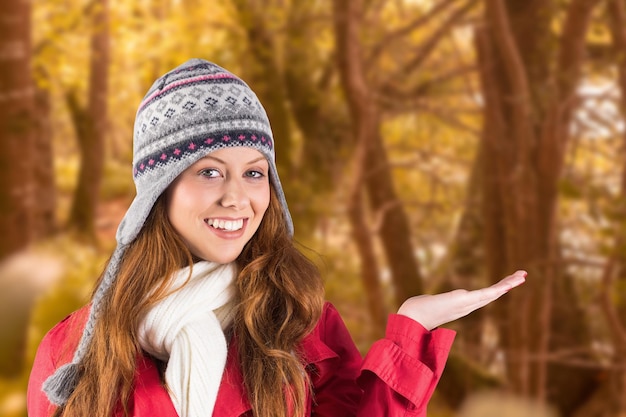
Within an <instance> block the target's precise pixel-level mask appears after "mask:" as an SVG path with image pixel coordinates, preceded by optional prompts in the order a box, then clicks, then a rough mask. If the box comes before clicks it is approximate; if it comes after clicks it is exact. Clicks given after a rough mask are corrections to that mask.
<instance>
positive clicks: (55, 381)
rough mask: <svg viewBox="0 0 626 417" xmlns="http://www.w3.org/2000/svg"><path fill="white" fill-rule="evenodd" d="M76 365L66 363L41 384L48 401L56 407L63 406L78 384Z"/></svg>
mask: <svg viewBox="0 0 626 417" xmlns="http://www.w3.org/2000/svg"><path fill="white" fill-rule="evenodd" d="M78 377H79V372H78V365H77V364H75V363H67V364H65V365H63V366H61V367H60V368H59V369H57V370H56V372H55V373H54V374H52V375H51V376H50V377H48V379H46V381H45V382H44V383H43V387H42V389H43V391H44V392H45V393H46V395H47V396H48V400H49V401H50V402H51V403H52V404H54V405H57V406H61V405H64V404H65V403H66V402H67V400H68V398H70V395H71V394H72V392H74V389H75V388H76V385H77V384H78Z"/></svg>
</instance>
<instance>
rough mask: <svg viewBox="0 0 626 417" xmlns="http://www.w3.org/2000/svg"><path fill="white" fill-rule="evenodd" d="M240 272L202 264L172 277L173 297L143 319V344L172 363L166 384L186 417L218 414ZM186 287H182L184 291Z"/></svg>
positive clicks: (183, 416)
mask: <svg viewBox="0 0 626 417" xmlns="http://www.w3.org/2000/svg"><path fill="white" fill-rule="evenodd" d="M235 274H236V267H235V265H233V264H226V265H218V264H215V263H211V262H198V263H196V264H194V265H193V270H192V275H191V278H190V279H189V282H188V283H187V284H186V285H185V286H182V285H183V284H184V283H185V282H186V281H187V278H188V277H189V267H187V268H183V269H181V270H180V271H178V272H176V274H174V276H173V277H172V285H171V287H170V290H176V291H170V293H169V295H167V297H165V298H164V299H163V300H161V301H159V302H158V303H157V304H155V305H154V306H153V307H151V308H150V310H149V311H148V312H147V313H146V315H145V316H144V317H143V318H142V319H141V322H140V323H139V328H138V337H139V343H140V345H141V347H142V348H143V349H145V350H146V351H147V352H148V353H150V354H152V355H154V356H155V357H157V358H159V359H161V360H163V361H167V368H166V371H165V381H166V383H167V386H168V387H169V391H170V397H171V399H172V402H173V403H174V407H175V408H176V411H177V412H178V415H179V416H180V417H200V416H203V417H204V416H210V415H212V414H213V408H214V407H215V400H216V399H217V392H218V389H219V386H220V381H221V379H222V373H223V372H224V367H225V366H226V354H227V346H226V338H225V336H224V329H225V328H226V327H228V325H229V324H230V323H231V322H232V319H233V302H232V300H233V294H234V289H233V286H232V283H233V281H234V279H235ZM181 286H182V288H181Z"/></svg>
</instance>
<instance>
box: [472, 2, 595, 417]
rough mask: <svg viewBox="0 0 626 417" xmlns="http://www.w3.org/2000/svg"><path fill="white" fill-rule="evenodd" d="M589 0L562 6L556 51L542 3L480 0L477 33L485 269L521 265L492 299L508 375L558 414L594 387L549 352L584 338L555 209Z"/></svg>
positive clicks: (493, 273)
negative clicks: (523, 278)
mask: <svg viewBox="0 0 626 417" xmlns="http://www.w3.org/2000/svg"><path fill="white" fill-rule="evenodd" d="M596 3H597V0H580V1H579V0H574V1H572V2H571V3H570V4H569V5H568V9H567V12H566V14H565V15H566V18H565V21H564V25H563V29H562V34H561V38H560V39H559V42H558V45H559V50H558V55H557V57H556V60H555V59H554V58H553V53H552V52H551V51H550V49H549V45H551V44H553V43H552V42H550V41H549V39H550V37H551V29H550V22H551V19H552V18H553V14H554V7H555V5H553V4H552V3H551V2H546V1H539V0H532V1H528V2H515V1H512V0H509V1H504V0H488V1H487V2H486V7H485V18H486V19H485V21H486V27H485V29H484V31H483V30H479V31H478V32H477V36H476V40H477V48H478V55H479V61H480V67H481V81H482V88H483V96H484V99H485V107H484V126H483V141H482V144H481V146H482V151H483V152H484V173H483V175H484V180H485V181H484V191H483V193H484V199H483V200H484V214H483V215H484V220H485V235H486V239H485V240H486V253H487V255H488V257H487V266H488V275H489V277H490V280H491V281H492V282H495V281H497V280H498V279H500V278H501V277H502V276H503V275H506V274H508V273H510V272H512V271H513V270H515V269H520V268H522V269H527V270H528V271H529V280H528V285H527V286H525V289H523V290H522V291H518V292H514V293H511V294H510V295H509V296H507V297H506V298H505V299H503V300H502V301H501V302H498V304H497V310H498V317H499V318H500V320H499V328H500V333H501V337H502V341H501V342H502V346H503V347H504V349H505V351H506V354H507V357H506V359H507V370H508V377H509V381H510V384H511V387H512V388H513V390H514V391H516V392H517V393H519V394H522V395H527V396H532V397H535V398H537V399H540V400H543V401H547V402H549V403H552V404H554V405H555V406H556V407H557V408H558V410H559V411H560V412H561V414H562V415H563V416H568V415H572V413H573V410H575V408H576V407H577V406H578V405H580V404H581V403H582V402H583V401H584V400H585V398H586V397H587V396H588V395H589V393H590V391H592V390H593V389H594V386H595V382H594V378H593V372H592V371H591V370H590V369H582V368H576V367H573V366H569V365H567V364H559V363H554V362H550V361H549V360H548V357H549V355H550V354H551V353H553V352H555V351H559V350H560V349H566V348H567V349H571V348H572V347H581V346H582V347H586V346H587V345H588V343H589V342H590V340H589V334H588V330H587V329H586V327H585V324H584V323H581V322H580V320H578V317H580V315H581V311H580V308H579V306H578V302H577V296H576V293H575V291H574V288H573V285H572V282H571V280H570V279H569V278H568V277H567V276H566V275H565V273H564V271H563V266H562V261H561V258H560V245H559V242H558V238H557V236H558V233H557V232H558V231H557V224H556V208H557V197H558V188H557V185H558V180H559V178H560V175H561V170H562V166H563V163H564V156H565V149H566V146H567V143H568V126H569V122H570V120H571V114H572V104H573V103H574V101H573V100H572V97H573V95H574V94H575V87H576V84H577V82H578V81H579V78H580V67H581V63H582V59H583V55H582V53H583V51H584V49H583V48H584V40H585V34H586V32H587V27H588V22H589V16H590V13H591V10H592V9H593V7H594V6H595V4H596ZM554 61H556V66H555V68H554V69H553V70H552V69H551V67H550V66H549V63H550V62H554ZM573 320H575V324H574V322H573ZM585 359H588V358H585Z"/></svg>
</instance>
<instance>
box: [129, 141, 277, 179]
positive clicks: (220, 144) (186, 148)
mask: <svg viewBox="0 0 626 417" xmlns="http://www.w3.org/2000/svg"><path fill="white" fill-rule="evenodd" d="M229 146H247V147H250V148H256V149H258V150H259V151H261V148H268V149H270V150H271V149H272V147H273V144H272V139H271V138H269V137H266V135H265V134H263V133H262V132H241V133H239V134H236V135H232V133H231V132H228V131H226V132H223V133H218V134H216V135H215V136H214V137H210V138H206V139H195V140H193V139H192V140H189V141H187V142H183V143H180V144H178V145H176V146H170V147H168V148H166V149H163V150H161V151H159V152H156V153H154V154H152V155H149V156H147V157H146V158H145V159H143V160H141V161H138V162H137V163H136V164H135V166H134V168H133V176H134V177H135V178H137V177H139V176H140V175H141V174H143V173H144V172H146V171H148V170H150V169H153V168H160V167H163V166H166V165H167V164H169V163H170V162H173V161H177V160H180V159H183V158H186V157H188V156H190V155H191V154H193V153H196V152H200V153H202V151H203V150H205V149H206V148H210V149H211V150H212V151H213V152H214V151H216V150H217V149H221V148H226V147H229Z"/></svg>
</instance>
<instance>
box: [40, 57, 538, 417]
mask: <svg viewBox="0 0 626 417" xmlns="http://www.w3.org/2000/svg"><path fill="white" fill-rule="evenodd" d="M133 165H134V180H135V185H136V188H137V195H136V197H135V199H134V201H133V203H132V204H131V206H130V207H129V209H128V212H127V213H126V215H125V217H124V219H123V220H122V222H121V223H120V225H119V228H118V231H117V235H116V239H117V247H116V249H115V251H114V252H113V254H112V256H111V258H110V260H109V262H108V264H107V266H106V268H105V270H104V271H103V273H102V276H101V277H100V280H99V282H98V285H97V287H96V290H95V291H94V294H93V298H92V301H91V303H90V304H89V305H88V306H86V307H84V308H83V309H81V310H79V311H77V312H75V313H73V314H72V315H70V316H69V317H68V318H66V319H65V320H63V321H62V322H61V323H59V324H58V325H57V326H56V327H55V328H53V329H52V330H51V331H50V332H49V333H48V334H47V335H46V336H45V338H44V339H43V341H42V342H41V345H40V347H39V349H38V352H37V356H36V359H35V363H34V366H33V370H32V372H31V377H30V381H29V388H28V412H29V416H31V417H38V416H49V415H57V416H60V415H63V416H101V417H110V416H123V415H128V416H137V417H140V416H172V417H174V416H177V415H178V416H181V417H195V416H209V415H213V416H217V417H226V416H240V415H244V416H246V415H254V416H257V417H286V416H312V415H316V416H332V417H335V416H361V417H366V416H395V415H398V416H400V415H402V416H405V415H415V416H424V415H426V405H427V403H428V400H429V399H430V396H431V395H432V392H433V391H434V388H435V386H436V384H437V381H438V380H439V377H440V376H441V372H442V371H443V367H444V364H445V361H446V359H447V355H448V351H449V349H450V345H451V343H452V340H453V338H454V333H453V332H452V331H450V330H446V329H436V327H438V326H439V325H442V324H444V323H446V322H449V321H452V320H454V319H457V318H459V317H462V316H464V315H466V314H468V313H469V312H471V311H473V310H475V309H476V308H479V307H481V306H483V305H485V304H487V303H489V302H491V301H493V300H495V299H496V298H498V297H499V296H501V295H502V294H504V293H505V292H507V291H508V290H510V289H511V288H513V287H515V286H517V285H519V284H521V283H522V282H523V281H524V278H525V275H526V273H525V272H524V271H518V272H516V273H515V274H513V275H511V276H509V277H507V278H505V279H503V280H502V281H500V282H499V283H498V284H495V285H493V286H491V287H488V288H485V289H482V290H478V291H470V292H467V291H460V290H458V291H453V292H450V293H445V294H439V295H435V296H419V297H414V298H411V299H409V300H407V301H406V302H405V303H404V304H403V305H402V307H401V308H400V310H399V311H398V314H395V315H391V316H390V318H389V322H388V327H387V335H386V338H385V339H383V340H380V341H378V342H376V343H375V344H374V345H373V346H372V348H371V350H370V351H369V353H368V354H367V356H366V358H365V359H364V360H363V359H362V358H361V356H360V354H359V352H358V351H357V350H356V348H355V346H354V343H353V342H352V339H351V338H350V335H349V334H348V331H347V330H346V328H345V326H344V324H343V321H342V320H341V318H340V316H339V314H338V313H337V311H336V310H335V308H334V307H333V306H332V305H330V304H328V303H325V302H324V298H323V286H322V281H321V278H320V276H319V273H318V271H317V269H316V268H315V266H314V265H313V264H312V263H311V262H310V261H309V260H307V258H306V257H304V256H303V255H302V254H301V253H300V252H299V251H298V250H297V249H296V248H295V246H294V243H293V240H292V234H293V225H292V221H291V216H290V214H289V210H288V208H287V204H286V201H285V197H284V194H283V190H282V187H281V184H280V181H279V178H278V174H277V171H276V165H275V154H274V141H273V137H272V132H271V129H270V125H269V121H268V119H267V116H266V113H265V111H264V109H263V107H262V105H261V104H260V102H259V101H258V99H257V97H256V95H255V94H254V93H253V92H252V91H251V90H250V88H249V87H248V86H247V85H246V84H245V83H244V82H243V81H242V80H241V79H239V78H238V77H236V76H235V75H233V74H231V73H230V72H228V71H226V70H225V69H223V68H220V67H219V66H217V65H215V64H213V63H210V62H207V61H203V60H198V59H194V60H191V61H188V62H187V63H185V64H183V65H181V66H180V67H178V68H176V69H174V70H172V71H170V72H168V73H167V74H165V75H164V76H162V77H161V78H159V79H158V80H157V81H156V82H155V83H154V84H153V86H152V87H151V88H150V90H149V91H148V93H147V95H146V96H145V98H144V100H143V102H142V103H141V105H140V106H139V109H138V112H137V116H136V119H135V129H134V161H133Z"/></svg>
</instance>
